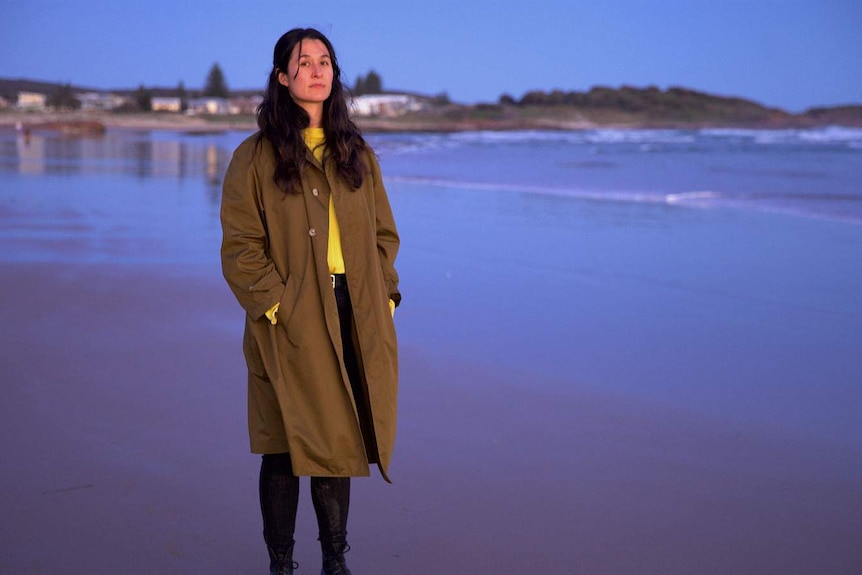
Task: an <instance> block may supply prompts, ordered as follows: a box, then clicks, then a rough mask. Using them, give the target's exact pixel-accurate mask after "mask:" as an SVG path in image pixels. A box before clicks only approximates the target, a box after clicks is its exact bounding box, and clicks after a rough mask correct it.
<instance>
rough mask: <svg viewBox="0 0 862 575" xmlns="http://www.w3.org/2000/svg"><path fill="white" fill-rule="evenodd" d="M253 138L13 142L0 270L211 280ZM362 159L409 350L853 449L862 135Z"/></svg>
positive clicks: (793, 133) (163, 135) (578, 142)
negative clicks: (374, 194) (372, 164)
mask: <svg viewBox="0 0 862 575" xmlns="http://www.w3.org/2000/svg"><path fill="white" fill-rule="evenodd" d="M246 135H247V134H244V133H237V132H227V133H214V134H204V135H188V134H180V133H174V132H169V131H153V132H139V131H124V130H109V131H108V133H107V134H106V135H105V136H103V137H100V138H63V137H60V136H58V135H55V134H48V133H38V132H37V133H33V134H31V136H30V137H29V139H27V140H25V138H24V136H22V135H20V134H16V133H15V132H11V131H8V132H0V224H2V226H0V246H2V250H0V265H2V262H34V263H37V264H38V263H42V264H45V265H50V263H51V262H55V261H63V262H73V263H80V264H81V265H87V264H94V263H110V264H112V265H113V266H116V268H117V269H121V268H123V267H124V266H135V265H147V266H156V267H158V268H160V269H162V270H163V271H164V273H166V274H174V275H182V274H192V275H194V276H195V277H204V278H211V279H212V281H213V282H217V283H221V282H222V281H223V280H222V279H221V274H220V270H219V262H218V247H219V241H220V227H219V222H218V209H219V200H220V186H221V178H222V175H223V173H224V170H225V169H226V167H227V163H228V162H229V160H230V155H231V152H232V150H233V149H234V148H235V147H236V145H238V143H239V142H240V141H241V140H242V139H243V138H244V137H246ZM367 139H368V141H369V142H370V143H371V144H372V146H373V147H374V148H375V150H376V151H377V153H378V156H379V157H380V161H381V166H382V168H383V173H384V178H385V181H386V185H387V189H388V192H389V196H390V200H391V202H392V205H393V209H394V210H395V215H396V218H397V221H398V225H399V230H400V233H401V236H402V251H401V255H400V256H399V262H398V264H399V266H398V267H399V271H400V273H401V277H402V290H403V294H404V302H403V305H402V306H401V308H399V310H398V311H397V312H396V324H397V327H398V330H399V338H400V345H401V346H402V348H405V349H408V348H409V349H410V350H411V351H415V352H416V353H421V354H423V355H427V356H429V357H432V358H435V360H437V361H448V360H463V361H470V362H473V363H476V364H478V365H480V366H487V367H488V369H489V372H493V370H498V369H503V370H505V371H506V372H508V373H512V374H519V375H518V380H519V381H521V382H523V383H522V385H523V386H524V387H525V388H531V389H535V390H536V391H540V392H542V393H548V394H563V395H570V394H573V393H580V392H584V391H590V390H595V391H600V392H602V393H612V394H615V395H619V396H621V397H625V398H629V399H631V400H632V401H637V402H645V403H650V404H659V405H662V406H668V407H671V408H673V409H678V410H681V411H683V412H686V413H690V414H691V415H692V416H696V417H701V418H710V419H714V420H717V421H719V422H722V423H723V424H726V425H728V426H734V425H741V426H758V427H762V428H764V429H768V430H773V431H775V432H776V433H780V434H786V435H787V436H788V437H803V438H808V439H813V440H818V441H826V442H837V443H840V444H842V445H848V446H851V447H853V448H860V447H862V418H860V417H859V412H860V409H862V353H860V349H862V344H860V342H862V184H860V182H862V130H858V129H847V128H838V127H828V128H819V129H809V130H775V131H770V130H716V129H712V130H706V129H704V130H587V131H572V132H566V131H525V132H467V133H453V134H425V133H423V134H369V135H368V137H367ZM222 320H223V321H222ZM213 326H214V329H225V330H233V331H235V330H237V329H238V327H237V326H236V324H235V318H233V317H231V318H213ZM402 385H405V386H409V385H410V382H402Z"/></svg>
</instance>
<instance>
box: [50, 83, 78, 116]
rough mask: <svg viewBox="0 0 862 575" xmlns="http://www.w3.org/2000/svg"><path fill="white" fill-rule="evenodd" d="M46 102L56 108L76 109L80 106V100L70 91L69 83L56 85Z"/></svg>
mask: <svg viewBox="0 0 862 575" xmlns="http://www.w3.org/2000/svg"><path fill="white" fill-rule="evenodd" d="M46 103H47V104H48V105H49V106H51V107H52V108H56V109H58V110H77V109H79V108H80V107H81V101H80V100H78V99H77V98H76V97H75V94H74V92H72V85H71V84H63V85H61V86H58V87H57V89H56V90H54V93H53V94H51V95H50V96H48V100H47V102H46Z"/></svg>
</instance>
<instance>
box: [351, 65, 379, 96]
mask: <svg viewBox="0 0 862 575" xmlns="http://www.w3.org/2000/svg"><path fill="white" fill-rule="evenodd" d="M382 93H383V80H382V79H381V78H380V74H378V73H377V72H375V71H374V70H371V71H369V72H368V74H366V75H365V77H362V76H358V77H357V78H356V85H355V86H354V87H353V95H354V96H363V95H365V94H382Z"/></svg>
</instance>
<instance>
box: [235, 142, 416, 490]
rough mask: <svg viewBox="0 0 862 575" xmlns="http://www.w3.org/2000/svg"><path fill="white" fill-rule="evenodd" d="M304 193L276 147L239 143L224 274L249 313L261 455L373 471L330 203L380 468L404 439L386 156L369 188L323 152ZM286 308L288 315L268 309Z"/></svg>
mask: <svg viewBox="0 0 862 575" xmlns="http://www.w3.org/2000/svg"><path fill="white" fill-rule="evenodd" d="M308 160H309V164H307V165H306V168H305V169H304V172H303V177H302V193H285V192H284V191H283V190H281V189H279V188H278V187H277V186H276V185H275V182H274V180H273V175H274V173H275V156H274V149H273V147H272V144H271V143H270V142H269V141H268V140H266V139H264V140H262V141H260V142H258V138H257V135H254V136H251V137H249V138H248V139H246V140H245V141H244V142H243V143H242V144H240V146H239V147H238V148H237V149H236V151H235V152H234V154H233V157H232V159H231V162H230V165H229V167H228V170H227V173H226V175H225V180H224V186H223V190H222V203H221V222H222V232H223V240H222V248H221V257H222V269H223V272H224V276H225V279H226V280H227V282H228V285H229V286H230V288H231V290H232V291H233V293H234V295H235V296H236V298H237V300H239V303H240V305H241V306H242V307H243V308H244V309H245V311H246V318H245V334H244V337H243V351H244V354H245V359H246V364H247V366H248V425H249V436H250V440H251V450H252V452H254V453H284V452H290V455H291V461H292V463H293V469H294V473H296V475H311V476H339V477H349V476H363V475H369V463H368V461H369V457H368V455H367V454H366V448H365V445H364V442H363V437H362V434H361V432H360V424H359V412H358V410H357V403H356V401H355V400H354V397H353V392H352V390H351V386H350V382H349V379H348V376H347V372H346V370H345V366H344V359H343V356H342V346H341V332H340V324H339V318H338V308H337V306H336V301H335V294H334V292H333V289H332V283H331V277H330V274H329V266H328V263H327V249H328V235H329V211H328V210H329V202H330V201H332V202H334V207H335V213H336V216H337V218H338V223H339V227H340V229H341V239H342V250H343V254H344V265H345V272H346V275H347V285H348V290H349V292H350V298H351V303H352V305H353V319H354V326H355V328H354V329H355V332H356V338H355V339H356V343H357V347H356V351H357V356H358V358H359V363H360V369H361V370H362V373H363V375H364V380H365V384H366V385H367V389H368V399H369V405H370V410H371V414H370V419H371V421H372V423H373V435H374V438H375V439H376V448H377V452H378V459H379V462H378V465H379V467H380V471H381V473H382V474H383V477H384V478H385V479H387V480H388V476H387V469H388V466H389V462H390V458H391V455H392V448H393V445H394V443H395V425H396V408H397V394H398V350H397V340H396V336H395V326H394V324H393V319H392V315H391V313H390V308H389V300H390V299H392V300H394V301H395V303H396V305H397V304H398V303H400V301H401V294H400V293H399V291H398V274H397V272H396V271H395V267H394V262H395V256H396V254H397V252H398V247H399V243H400V241H399V237H398V232H397V230H396V228H395V221H394V219H393V216H392V211H391V208H390V206H389V200H388V198H387V195H386V190H385V188H384V186H383V181H382V178H381V174H380V168H379V165H378V163H377V158H376V157H375V156H374V153H373V152H372V151H371V150H369V151H368V153H367V154H366V156H365V161H366V164H367V166H368V170H367V173H366V176H365V179H364V182H363V184H362V187H361V188H359V189H353V188H352V187H351V186H350V185H348V184H346V183H345V182H344V181H343V180H342V179H341V178H340V177H339V175H338V173H337V171H336V170H335V166H334V165H333V164H332V163H331V162H327V163H326V165H325V166H323V165H321V164H320V163H319V162H318V161H317V160H316V159H314V157H313V156H312V154H311V152H309V153H308ZM276 302H278V303H279V310H278V321H277V324H276V325H272V324H271V323H270V322H269V321H268V320H267V318H266V316H265V313H266V311H267V310H269V309H270V308H272V307H273V306H274V305H275V304H276Z"/></svg>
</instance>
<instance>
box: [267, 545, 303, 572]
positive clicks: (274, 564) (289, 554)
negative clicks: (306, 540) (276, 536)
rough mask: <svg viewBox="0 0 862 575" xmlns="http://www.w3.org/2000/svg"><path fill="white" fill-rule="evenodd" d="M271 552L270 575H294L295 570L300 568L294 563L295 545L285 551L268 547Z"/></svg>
mask: <svg viewBox="0 0 862 575" xmlns="http://www.w3.org/2000/svg"><path fill="white" fill-rule="evenodd" d="M266 550H267V551H269V575H293V570H294V569H296V568H297V567H299V565H297V564H296V563H295V562H294V561H293V545H291V546H290V547H289V548H288V549H286V550H284V551H276V550H274V549H273V548H272V547H267V548H266Z"/></svg>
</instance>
